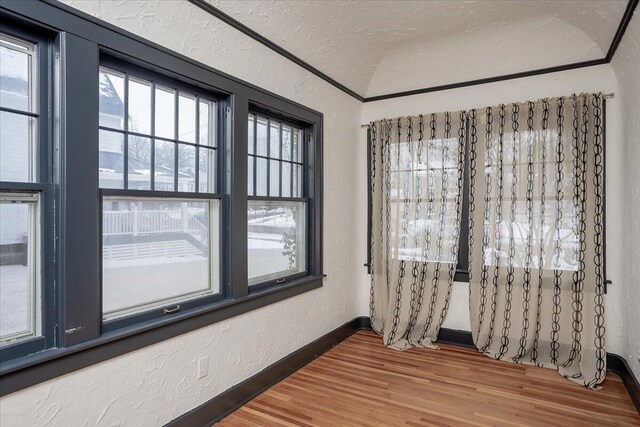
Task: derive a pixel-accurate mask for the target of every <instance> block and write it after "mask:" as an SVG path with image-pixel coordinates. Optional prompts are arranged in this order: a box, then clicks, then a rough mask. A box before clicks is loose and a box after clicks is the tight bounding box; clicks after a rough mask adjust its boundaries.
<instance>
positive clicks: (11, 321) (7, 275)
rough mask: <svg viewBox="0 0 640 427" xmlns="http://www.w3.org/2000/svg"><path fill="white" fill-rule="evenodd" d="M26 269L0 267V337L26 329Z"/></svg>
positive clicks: (18, 265) (18, 266)
mask: <svg viewBox="0 0 640 427" xmlns="http://www.w3.org/2000/svg"><path fill="white" fill-rule="evenodd" d="M28 274H29V272H28V269H27V267H26V266H24V265H20V264H12V265H0V335H1V336H6V335H9V334H13V333H16V332H22V331H26V330H27V329H28V325H29V320H28V317H27V316H28V311H29V310H28V295H29V290H28V288H27V286H28V285H27V283H28V280H27V278H28Z"/></svg>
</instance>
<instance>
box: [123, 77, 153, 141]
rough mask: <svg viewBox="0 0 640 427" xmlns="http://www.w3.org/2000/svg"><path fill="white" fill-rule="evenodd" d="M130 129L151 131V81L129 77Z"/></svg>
mask: <svg viewBox="0 0 640 427" xmlns="http://www.w3.org/2000/svg"><path fill="white" fill-rule="evenodd" d="M128 98H129V99H128V102H129V130H130V131H132V132H138V133H144V134H147V135H149V134H150V133H151V83H149V82H147V81H145V80H140V79H136V78H135V77H129V95H128Z"/></svg>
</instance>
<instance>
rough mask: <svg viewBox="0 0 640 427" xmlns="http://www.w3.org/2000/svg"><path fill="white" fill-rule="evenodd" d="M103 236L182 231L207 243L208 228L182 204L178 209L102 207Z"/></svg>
mask: <svg viewBox="0 0 640 427" xmlns="http://www.w3.org/2000/svg"><path fill="white" fill-rule="evenodd" d="M102 233H103V235H104V236H125V235H131V236H141V235H150V234H163V233H185V234H189V235H190V236H192V237H193V238H194V239H196V240H197V241H198V242H200V243H202V244H204V245H207V244H208V237H209V228H208V227H207V226H206V225H205V224H203V223H202V222H200V221H199V220H198V218H196V217H195V216H193V215H192V214H191V213H190V212H189V209H188V208H187V207H186V206H185V207H183V208H182V209H181V210H179V211H166V210H139V209H138V208H137V207H134V208H133V210H128V211H105V212H104V213H103V217H102Z"/></svg>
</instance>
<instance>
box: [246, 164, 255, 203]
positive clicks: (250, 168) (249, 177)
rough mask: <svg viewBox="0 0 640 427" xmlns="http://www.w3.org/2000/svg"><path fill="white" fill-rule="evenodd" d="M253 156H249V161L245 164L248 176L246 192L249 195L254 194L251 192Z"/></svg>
mask: <svg viewBox="0 0 640 427" xmlns="http://www.w3.org/2000/svg"><path fill="white" fill-rule="evenodd" d="M254 160H255V159H254V157H253V156H249V162H248V164H247V171H248V178H247V194H249V195H250V196H252V195H254V193H253V162H254Z"/></svg>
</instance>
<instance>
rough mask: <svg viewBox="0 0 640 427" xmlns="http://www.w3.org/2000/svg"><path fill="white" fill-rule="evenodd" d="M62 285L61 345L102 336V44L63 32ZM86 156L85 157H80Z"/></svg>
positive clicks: (59, 281)
mask: <svg viewBox="0 0 640 427" xmlns="http://www.w3.org/2000/svg"><path fill="white" fill-rule="evenodd" d="M61 37H62V38H63V40H64V41H63V43H62V46H63V50H62V55H61V57H62V58H63V64H64V65H63V70H62V72H61V73H60V74H61V75H60V78H61V80H62V87H64V88H65V93H64V95H65V96H64V97H62V99H61V100H60V103H61V104H62V105H61V109H60V111H61V120H60V123H61V129H60V132H61V134H62V135H63V136H62V138H61V149H60V156H61V157H60V159H59V168H58V169H59V174H58V180H59V181H58V184H59V189H60V190H59V192H60V194H59V197H57V200H58V201H57V204H58V209H57V211H58V213H59V217H58V219H59V227H57V229H58V237H59V241H58V244H59V246H58V256H57V257H56V258H57V260H58V274H59V277H58V283H59V284H60V289H59V292H60V297H61V300H60V305H59V314H60V321H59V324H60V325H61V330H60V331H59V337H60V343H59V345H61V346H65V347H68V346H71V345H75V344H79V343H82V342H85V341H90V340H92V339H95V338H97V337H98V336H99V335H100V318H101V316H100V311H101V303H100V295H101V292H100V249H99V247H100V243H99V236H100V221H99V218H100V199H99V193H98V174H97V173H96V171H97V170H98V132H97V129H98V87H99V83H98V73H97V70H98V46H97V44H96V43H93V42H90V41H88V40H86V39H83V38H80V37H77V36H75V35H73V34H70V33H63V34H62V35H61ZM79 160H80V161H79Z"/></svg>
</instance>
